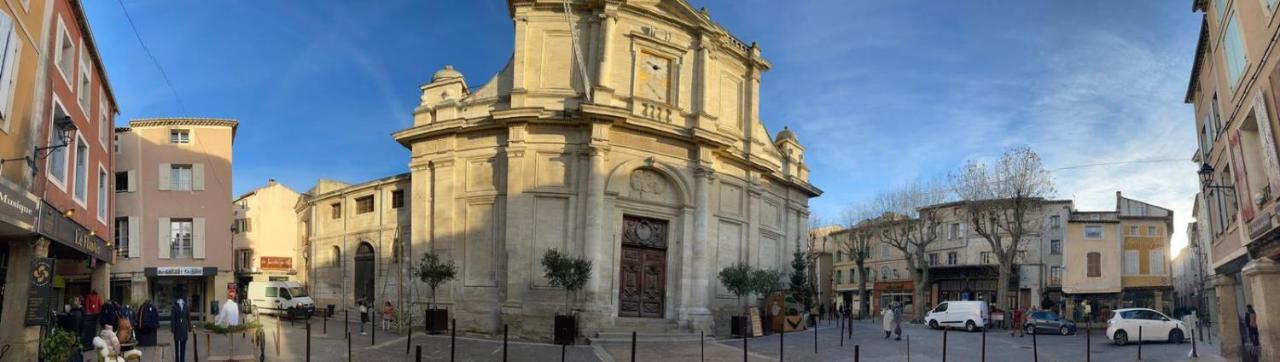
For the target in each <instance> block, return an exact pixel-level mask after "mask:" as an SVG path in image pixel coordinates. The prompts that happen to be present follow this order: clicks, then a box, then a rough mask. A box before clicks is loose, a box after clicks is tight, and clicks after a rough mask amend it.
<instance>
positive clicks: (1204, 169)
mask: <svg viewBox="0 0 1280 362" xmlns="http://www.w3.org/2000/svg"><path fill="white" fill-rule="evenodd" d="M1213 171H1214V170H1213V166H1210V165H1209V164H1208V163H1202V164H1200V171H1197V172H1196V173H1197V174H1200V186H1202V187H1204V188H1206V189H1211V190H1212V189H1223V190H1227V191H1231V196H1232V197H1236V188H1235V187H1232V186H1225V185H1216V184H1215V183H1214V181H1213Z"/></svg>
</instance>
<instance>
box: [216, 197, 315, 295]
mask: <svg viewBox="0 0 1280 362" xmlns="http://www.w3.org/2000/svg"><path fill="white" fill-rule="evenodd" d="M298 199H299V197H298V192H297V191H293V189H290V188H289V187H288V186H285V185H283V184H280V183H277V182H276V180H267V185H266V186H263V187H260V188H257V189H255V190H253V191H249V192H247V193H245V194H244V195H241V196H240V197H239V198H236V200H235V201H234V202H233V205H232V209H231V210H232V212H233V213H234V214H235V219H234V221H233V222H234V223H233V224H232V233H233V236H232V239H231V241H232V244H233V245H234V247H235V253H236V254H235V258H236V261H235V263H236V264H235V267H236V269H235V270H236V283H237V284H238V285H239V286H240V288H242V289H243V288H245V287H247V286H248V284H249V282H254V281H258V282H260V281H268V280H300V279H299V277H298V270H299V269H300V268H301V265H300V264H301V263H300V262H299V260H298V256H299V255H300V254H299V250H298V243H297V241H298V228H297V227H296V225H298V213H297V212H296V211H294V206H295V205H297V204H298Z"/></svg>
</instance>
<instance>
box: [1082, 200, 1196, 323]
mask: <svg viewBox="0 0 1280 362" xmlns="http://www.w3.org/2000/svg"><path fill="white" fill-rule="evenodd" d="M1171 235H1173V211H1172V210H1169V209H1165V208H1162V207H1159V206H1155V205H1151V204H1148V203H1145V202H1142V201H1138V200H1134V199H1130V198H1126V197H1124V196H1123V195H1121V194H1120V193H1119V192H1116V211H1073V212H1072V213H1071V218H1070V220H1069V221H1068V223H1067V232H1066V239H1067V242H1066V250H1065V253H1064V255H1063V263H1064V269H1065V272H1064V280H1063V285H1062V292H1063V293H1064V294H1066V295H1067V298H1068V303H1067V305H1066V306H1067V308H1068V309H1067V311H1074V309H1073V308H1074V307H1075V305H1076V304H1077V303H1080V302H1082V301H1084V300H1088V301H1089V302H1090V304H1091V305H1092V306H1093V311H1095V312H1096V313H1100V312H1101V308H1103V307H1106V308H1110V309H1118V308H1132V307H1141V308H1152V309H1155V310H1159V311H1162V312H1165V313H1169V312H1170V310H1169V308H1172V303H1171V302H1172V298H1173V277H1172V272H1171V268H1170V249H1169V238H1170V236H1171ZM1064 314H1066V315H1072V314H1070V313H1064ZM1093 317H1094V318H1106V317H1107V316H1102V315H1095V316H1093Z"/></svg>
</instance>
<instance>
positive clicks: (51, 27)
mask: <svg viewBox="0 0 1280 362" xmlns="http://www.w3.org/2000/svg"><path fill="white" fill-rule="evenodd" d="M3 5H4V6H0V159H3V161H0V197H2V198H3V199H4V201H5V202H3V203H0V204H2V206H0V275H3V278H4V279H3V283H0V325H4V326H5V328H3V329H0V344H5V345H9V346H11V347H13V348H12V349H11V350H10V355H12V356H13V358H16V359H19V360H27V359H32V358H34V357H35V356H36V354H37V348H38V346H39V340H40V338H41V337H42V336H41V328H40V327H39V326H40V325H48V324H51V323H52V321H53V320H54V319H53V318H52V315H53V314H54V313H56V311H59V310H61V306H62V305H63V304H64V303H66V302H67V301H68V300H69V299H70V298H71V297H72V296H83V295H85V294H87V293H89V292H90V291H97V292H99V294H100V295H101V296H102V297H103V298H104V299H107V298H110V297H111V295H110V290H109V288H108V283H107V280H108V273H109V270H110V264H111V261H112V253H111V247H110V243H111V241H110V239H111V238H110V235H111V227H110V223H109V222H107V221H106V220H107V219H109V218H110V215H111V213H112V208H113V205H112V203H111V197H110V192H111V191H110V188H111V185H110V183H111V177H110V176H109V173H108V172H107V170H110V169H112V167H113V165H112V160H111V157H110V155H111V154H110V151H109V150H110V149H111V148H112V147H113V144H112V142H113V140H112V138H111V136H110V133H111V129H112V127H113V126H112V122H114V121H113V120H114V116H115V114H116V103H115V99H114V97H113V96H112V93H111V87H110V84H109V83H108V81H107V78H106V73H105V69H104V67H103V64H102V61H101V58H100V57H99V55H98V51H97V44H96V43H95V41H94V39H93V35H92V33H91V32H90V31H89V27H88V22H87V20H86V18H85V14H84V9H83V8H82V7H81V5H80V3H79V2H78V1H69V0H51V1H36V0H32V1H16V0H15V1H4V4H3ZM37 195H38V196H37Z"/></svg>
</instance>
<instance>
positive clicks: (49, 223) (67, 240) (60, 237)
mask: <svg viewBox="0 0 1280 362" xmlns="http://www.w3.org/2000/svg"><path fill="white" fill-rule="evenodd" d="M41 205H43V207H42V208H41V210H40V221H39V224H40V234H42V235H44V236H45V237H47V238H49V239H51V240H53V241H56V242H58V243H59V244H62V245H66V246H69V247H71V248H72V249H75V250H78V251H80V252H82V253H85V254H87V255H89V256H92V257H94V258H97V259H98V260H101V261H105V262H111V259H112V255H111V254H112V249H111V247H110V246H107V242H106V241H105V240H102V238H100V237H98V236H97V235H93V234H92V233H91V232H90V231H89V229H87V228H85V227H84V226H81V225H80V223H77V222H76V221H75V220H71V219H70V218H68V217H66V216H63V214H62V211H59V210H58V209H57V208H55V207H53V205H50V204H49V203H47V202H46V203H43V204H41Z"/></svg>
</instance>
